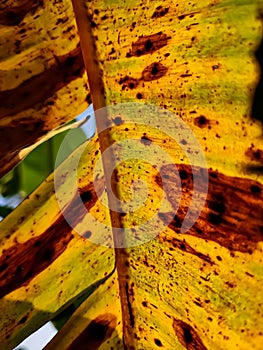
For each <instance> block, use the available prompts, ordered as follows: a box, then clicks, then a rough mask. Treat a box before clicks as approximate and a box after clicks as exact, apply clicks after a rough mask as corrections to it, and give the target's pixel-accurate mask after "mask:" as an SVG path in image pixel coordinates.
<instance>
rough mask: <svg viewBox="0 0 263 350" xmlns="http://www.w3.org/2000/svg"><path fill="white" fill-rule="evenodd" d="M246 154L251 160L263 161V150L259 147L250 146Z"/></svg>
mask: <svg viewBox="0 0 263 350" xmlns="http://www.w3.org/2000/svg"><path fill="white" fill-rule="evenodd" d="M245 155H246V156H247V157H249V158H250V160H251V161H257V162H262V161H263V150H261V149H258V148H253V147H250V148H248V149H247V151H246V153H245Z"/></svg>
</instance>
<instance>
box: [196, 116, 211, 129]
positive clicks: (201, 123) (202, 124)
mask: <svg viewBox="0 0 263 350" xmlns="http://www.w3.org/2000/svg"><path fill="white" fill-rule="evenodd" d="M194 123H195V125H197V126H199V128H205V127H206V126H207V125H208V124H209V119H207V118H206V117H205V116H204V115H200V116H199V117H196V118H195V120H194Z"/></svg>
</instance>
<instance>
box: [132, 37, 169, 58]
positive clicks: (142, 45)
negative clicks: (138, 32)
mask: <svg viewBox="0 0 263 350" xmlns="http://www.w3.org/2000/svg"><path fill="white" fill-rule="evenodd" d="M169 39H171V37H170V36H168V35H167V34H165V33H162V32H159V33H155V34H151V35H142V36H140V37H139V38H138V40H137V41H136V42H134V43H132V47H131V50H130V51H129V52H128V53H127V54H126V57H132V56H142V55H147V54H149V53H153V52H155V51H157V50H159V49H161V48H162V47H164V46H166V45H168V40H169Z"/></svg>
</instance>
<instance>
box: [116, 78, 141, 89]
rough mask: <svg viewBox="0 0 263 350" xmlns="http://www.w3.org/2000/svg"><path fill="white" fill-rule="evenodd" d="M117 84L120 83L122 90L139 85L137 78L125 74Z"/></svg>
mask: <svg viewBox="0 0 263 350" xmlns="http://www.w3.org/2000/svg"><path fill="white" fill-rule="evenodd" d="M119 84H120V85H122V90H125V89H126V90H132V89H134V88H136V87H137V86H138V85H139V81H138V79H135V78H132V77H128V76H127V75H126V76H125V77H124V78H121V79H120V80H119Z"/></svg>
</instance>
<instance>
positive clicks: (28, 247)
mask: <svg viewBox="0 0 263 350" xmlns="http://www.w3.org/2000/svg"><path fill="white" fill-rule="evenodd" d="M101 190H102V189H101ZM79 192H80V193H76V195H75V197H74V198H73V200H72V201H71V203H70V204H69V206H68V207H67V208H66V209H65V213H64V215H65V217H66V218H67V217H71V219H72V222H71V224H72V226H73V227H75V226H76V225H77V224H78V223H79V222H80V221H81V220H82V219H83V217H84V216H85V214H86V213H87V210H89V209H91V208H92V207H93V206H94V205H95V203H96V202H97V200H98V197H97V194H96V192H95V189H94V186H93V183H92V184H89V185H88V186H87V187H85V188H83V189H81V190H80V191H79ZM79 196H80V198H81V199H82V202H83V203H84V206H83V205H82V204H81V203H79V200H78V197H79ZM64 215H63V214H62V213H61V214H60V215H59V217H58V218H57V219H56V221H55V222H54V223H53V224H51V225H50V227H49V228H48V229H47V230H46V231H45V232H43V233H42V234H41V235H39V236H37V237H34V238H31V239H29V240H28V241H26V242H25V243H22V244H21V243H18V242H14V245H13V246H12V247H10V248H8V249H6V250H4V251H3V253H2V256H1V257H0V298H2V297H3V296H5V295H6V294H8V293H10V292H12V291H13V290H15V289H17V288H20V287H21V286H24V285H27V284H28V283H29V282H30V281H31V280H32V279H33V278H34V277H35V276H37V275H38V274H39V273H41V272H42V271H43V270H45V269H46V268H47V267H48V266H49V265H51V264H52V262H53V261H54V260H56V259H57V258H58V257H59V256H60V255H61V254H62V253H63V252H64V251H65V250H66V249H67V245H68V243H69V242H70V241H71V240H72V239H73V237H74V236H73V234H72V228H71V226H69V224H68V223H67V221H66V220H65V217H64ZM21 220H23V218H21ZM32 228H34V227H32Z"/></svg>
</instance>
